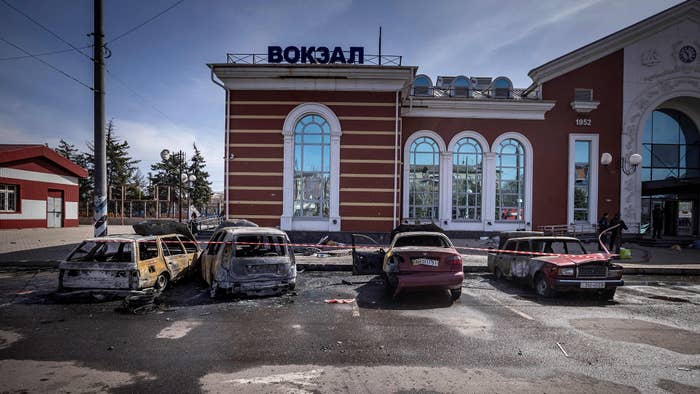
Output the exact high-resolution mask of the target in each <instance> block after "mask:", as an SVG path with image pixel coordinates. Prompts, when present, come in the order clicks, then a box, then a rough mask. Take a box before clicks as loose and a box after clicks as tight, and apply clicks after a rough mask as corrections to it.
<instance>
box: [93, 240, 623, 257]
mask: <svg viewBox="0 0 700 394" xmlns="http://www.w3.org/2000/svg"><path fill="white" fill-rule="evenodd" d="M92 241H93V242H103V243H110V242H137V240H127V239H105V240H92ZM140 242H147V243H153V241H152V240H146V241H140ZM161 242H162V243H165V244H168V243H177V241H166V240H161ZM182 242H183V243H186V244H192V243H196V244H198V245H210V244H215V245H265V246H289V247H292V248H295V247H306V248H315V249H321V252H326V251H328V249H330V248H334V249H351V248H355V249H374V250H377V249H388V245H375V246H364V245H355V246H354V247H353V246H352V245H324V244H295V243H270V242H243V241H238V242H234V241H189V240H188V241H182ZM455 249H461V250H468V251H475V252H487V253H507V254H517V255H527V256H552V257H559V256H576V257H577V258H585V259H592V258H600V259H607V258H610V257H617V256H619V254H614V253H604V252H599V253H588V254H567V253H548V252H532V251H520V250H508V249H495V248H477V247H471V246H455Z"/></svg>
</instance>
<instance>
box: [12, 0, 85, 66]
mask: <svg viewBox="0 0 700 394" xmlns="http://www.w3.org/2000/svg"><path fill="white" fill-rule="evenodd" d="M0 1H2V2H3V3H4V4H5V5H6V6H8V7H9V8H11V9H13V10H15V11H16V12H18V13H19V14H21V15H22V16H24V17H25V18H27V19H29V20H30V21H32V23H34V24H35V25H37V26H39V27H41V28H42V29H44V30H45V31H46V32H48V33H49V34H51V35H52V36H54V37H56V38H57V39H58V40H60V41H61V42H63V43H64V44H66V45H68V46H69V47H71V48H72V49H73V50H74V51H77V52H78V53H80V54H81V55H83V56H85V57H86V58H88V59H89V60H90V61H91V62H94V61H95V59H93V58H92V56H90V55H88V54H87V53H85V52H83V51H82V50H81V49H80V48H78V47H76V46H74V45H73V44H71V43H70V42H68V41H66V40H64V39H63V37H61V36H60V35H58V34H56V33H54V32H53V31H52V30H51V29H49V28H48V27H46V26H44V25H43V24H41V23H40V22H39V21H37V20H36V19H34V18H32V17H31V16H29V15H27V14H26V13H24V12H23V11H22V10H20V9H19V8H17V7H15V6H13V5H12V4H10V3H9V2H8V1H7V0H0ZM32 57H34V58H36V57H35V56H32Z"/></svg>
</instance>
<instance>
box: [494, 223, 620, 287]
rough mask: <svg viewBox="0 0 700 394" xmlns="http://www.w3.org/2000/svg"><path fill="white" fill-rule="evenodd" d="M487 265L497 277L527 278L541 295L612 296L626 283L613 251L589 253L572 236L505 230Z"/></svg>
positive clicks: (526, 281)
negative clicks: (588, 293)
mask: <svg viewBox="0 0 700 394" xmlns="http://www.w3.org/2000/svg"><path fill="white" fill-rule="evenodd" d="M526 235H531V234H526ZM488 269H489V271H490V272H492V273H493V274H494V275H495V276H496V278H497V279H501V278H506V279H513V280H518V281H522V282H525V283H526V284H528V285H530V286H532V287H534V288H535V291H536V292H537V294H538V295H540V296H542V297H551V296H553V295H555V294H556V293H557V292H570V291H582V292H594V293H596V294H598V295H600V296H602V297H604V298H605V299H612V298H613V297H614V296H615V290H616V289H617V287H619V286H623V285H624V281H623V280H622V266H620V265H617V264H613V263H612V261H611V255H610V254H607V253H588V252H586V249H585V248H584V246H583V244H582V243H581V241H580V240H578V239H577V238H572V237H558V236H543V235H535V236H518V234H504V235H502V236H501V246H500V247H499V250H498V251H497V252H492V253H489V254H488Z"/></svg>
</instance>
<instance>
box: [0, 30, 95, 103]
mask: <svg viewBox="0 0 700 394" xmlns="http://www.w3.org/2000/svg"><path fill="white" fill-rule="evenodd" d="M0 41H4V42H5V43H7V44H9V45H11V46H13V47H15V48H17V49H18V50H20V51H22V52H24V53H25V54H27V55H28V56H30V57H32V58H34V59H36V60H38V61H40V62H42V63H44V64H45V65H47V66H49V67H51V68H52V69H53V70H54V71H57V72H59V73H61V74H63V75H64V76H66V77H68V78H70V79H72V80H73V81H75V82H77V83H79V84H81V85H83V86H85V87H86V88H88V89H90V90H92V91H94V90H95V89H93V88H92V87H90V86H89V85H87V84H85V83H83V82H82V81H80V80H79V79H78V78H76V77H74V76H72V75H70V74H68V73H67V72H65V71H63V70H61V69H59V68H58V67H56V66H54V65H52V64H51V63H49V62H47V61H45V60H43V59H40V58H38V57H36V56H34V55H32V54H31V53H29V52H27V51H26V50H25V49H24V48H22V47H20V46H18V45H16V44H13V43H11V42H10V41H7V40H6V39H5V38H3V37H0Z"/></svg>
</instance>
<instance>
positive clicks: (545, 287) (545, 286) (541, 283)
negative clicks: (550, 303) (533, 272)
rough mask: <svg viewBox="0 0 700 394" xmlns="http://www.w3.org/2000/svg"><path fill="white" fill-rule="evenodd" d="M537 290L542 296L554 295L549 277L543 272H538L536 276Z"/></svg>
mask: <svg viewBox="0 0 700 394" xmlns="http://www.w3.org/2000/svg"><path fill="white" fill-rule="evenodd" d="M535 291H536V292H537V295H539V296H541V297H551V296H553V295H554V291H553V290H552V287H551V286H550V285H549V282H548V281H547V277H545V276H544V274H542V273H539V274H537V276H536V277H535Z"/></svg>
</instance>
